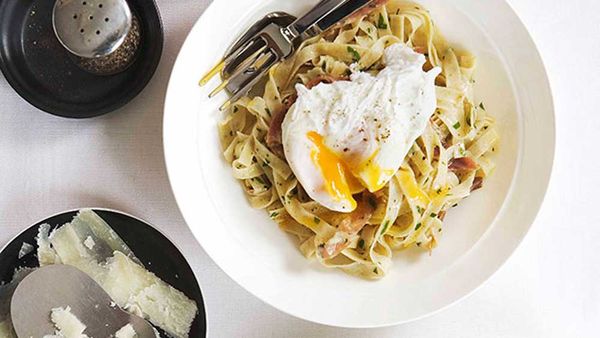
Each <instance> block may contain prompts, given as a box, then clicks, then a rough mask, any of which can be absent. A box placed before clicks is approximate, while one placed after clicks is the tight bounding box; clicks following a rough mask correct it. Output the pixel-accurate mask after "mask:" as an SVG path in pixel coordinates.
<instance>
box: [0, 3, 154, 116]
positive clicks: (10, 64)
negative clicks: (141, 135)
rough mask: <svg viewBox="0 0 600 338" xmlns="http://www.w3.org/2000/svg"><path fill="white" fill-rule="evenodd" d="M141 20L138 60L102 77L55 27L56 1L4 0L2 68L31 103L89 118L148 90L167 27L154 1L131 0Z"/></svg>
mask: <svg viewBox="0 0 600 338" xmlns="http://www.w3.org/2000/svg"><path fill="white" fill-rule="evenodd" d="M128 3H129V6H130V7H131V10H132V12H133V14H134V15H136V16H137V17H138V19H139V21H140V27H141V34H142V35H141V41H140V47H139V50H138V51H137V56H136V59H135V60H134V61H133V63H132V64H131V65H130V66H129V67H128V68H127V69H126V70H125V71H123V72H121V73H118V74H115V75H109V76H102V75H94V74H92V73H89V72H86V71H85V70H83V69H82V68H80V67H79V66H78V65H77V63H76V58H75V57H74V56H73V55H72V54H70V53H69V52H68V51H67V50H66V49H65V48H64V47H63V46H62V45H61V44H60V42H59V41H58V39H57V38H56V35H55V34H54V30H53V28H52V8H53V6H54V0H0V70H2V72H3V73H4V76H5V77H6V79H7V81H8V83H10V85H11V86H12V87H13V88H14V89H15V90H16V91H17V93H19V95H21V96H22V97H23V98H24V99H25V100H27V101H28V102H29V103H31V104H32V105H34V106H36V107H37V108H39V109H41V110H43V111H46V112H48V113H50V114H54V115H58V116H63V117H71V118H86V117H93V116H98V115H102V114H105V113H108V112H110V111H113V110H115V109H117V108H120V107H121V106H123V105H125V104H126V103H127V102H129V101H130V100H131V99H133V98H134V97H135V96H136V95H137V94H139V92H141V91H142V89H144V87H145V86H146V85H147V84H148V81H150V79H151V78H152V76H153V74H154V72H155V70H156V67H157V66H158V63H159V61H160V57H161V54H162V48H163V28H162V22H161V19H160V15H159V13H158V8H157V6H156V4H155V2H154V0H128Z"/></svg>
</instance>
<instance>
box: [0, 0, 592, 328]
mask: <svg viewBox="0 0 600 338" xmlns="http://www.w3.org/2000/svg"><path fill="white" fill-rule="evenodd" d="M158 3H159V6H160V9H161V11H162V17H163V20H164V25H165V51H164V53H163V57H162V61H161V64H160V66H159V69H158V71H157V73H156V75H155V76H154V78H153V80H152V81H151V82H150V84H149V85H148V87H147V88H146V89H145V90H144V91H143V92H142V94H141V95H139V96H138V97H137V98H136V99H135V100H133V102H131V103H130V104H129V105H127V106H126V107H125V108H123V109H121V110H120V111H117V112H115V113H112V114H109V115H106V116H104V117H100V118H95V119H90V120H84V121H74V120H67V119H62V118H57V117H53V116H50V115H47V114H44V113H42V112H40V111H38V110H36V109H35V108H33V107H31V106H30V105H28V104H27V103H26V102H25V101H24V100H22V99H21V98H20V97H19V96H17V95H16V94H15V93H14V92H13V90H12V89H11V88H10V87H9V85H8V84H7V83H6V80H5V79H4V77H2V76H1V75H0V247H1V246H3V245H4V244H6V243H7V242H8V241H9V240H10V239H11V238H12V237H13V236H14V235H16V234H17V233H19V232H20V231H21V230H23V229H24V228H25V227H26V226H28V225H29V224H32V223H34V222H36V221H38V220H39V219H42V218H45V217H46V216H48V215H51V214H54V213H56V212H59V211H63V210H65V209H70V208H77V207H83V206H98V207H107V208H114V209H119V210H123V211H125V212H128V213H132V214H134V215H137V216H139V217H142V218H144V219H146V220H148V221H150V222H151V223H154V224H156V225H158V226H159V227H160V228H161V229H162V230H164V231H165V232H166V233H167V234H168V235H169V236H170V237H171V238H172V239H174V241H175V242H176V243H177V244H178V245H179V246H180V248H181V249H182V251H183V253H184V254H185V255H186V257H188V260H189V262H190V264H191V265H192V266H193V268H194V271H195V272H196V274H197V276H198V277H199V280H200V282H201V284H202V289H203V291H204V296H205V300H206V305H207V311H208V321H209V332H210V336H211V337H283V336H286V337H320V336H323V337H371V336H372V337H598V336H600V333H599V332H600V253H599V251H600V213H599V212H598V209H600V205H599V204H600V159H599V157H598V149H597V147H596V145H597V143H598V142H599V141H598V140H599V139H600V137H598V136H597V134H596V132H597V130H599V128H600V111H599V109H598V107H599V106H600V105H599V104H598V103H597V102H598V98H599V97H600V76H599V75H600V20H599V16H598V15H599V14H598V13H600V2H598V1H595V0H572V1H563V0H510V3H511V4H512V5H513V7H514V8H515V10H516V11H517V13H518V14H519V15H520V16H521V17H522V19H523V21H524V22H525V24H526V25H527V27H528V28H529V29H530V31H531V34H532V35H533V37H534V39H535V41H536V42H537V44H538V46H539V49H540V50H541V53H542V55H543V58H544V61H545V63H546V66H547V68H548V72H549V76H550V80H551V82H552V87H553V90H554V95H555V103H556V112H557V130H558V131H557V133H558V147H557V161H556V164H555V170H554V174H553V178H552V183H551V187H550V190H549V193H548V197H547V199H546V202H545V204H544V206H543V208H542V211H541V212H540V215H539V217H538V219H537V221H536V222H535V224H534V226H533V229H532V230H531V232H530V233H529V235H528V236H527V238H526V239H525V241H524V242H523V244H522V245H521V246H520V248H519V249H518V250H517V252H516V253H515V254H514V255H513V256H512V258H511V259H510V260H509V261H508V263H507V264H506V265H505V266H504V267H503V268H502V269H500V271H499V272H498V273H496V274H495V275H494V276H493V277H492V278H491V280H490V281H489V282H487V283H486V284H485V285H484V286H483V287H481V288H480V289H479V290H478V291H476V292H475V293H474V294H473V295H471V296H470V297H469V298H467V299H465V300H463V301H462V302H460V303H459V304H457V305H455V306H453V307H451V308H449V309H446V310H444V311H441V312H440V313H437V314H435V315H433V316H431V317H428V318H426V319H423V320H420V321H417V322H413V323H410V324H406V325H402V326H397V327H391V328H384V329H373V330H344V329H337V328H331V327H325V326H320V325H317V324H312V323H309V322H305V321H302V320H299V319H296V318H292V317H290V316H288V315H286V314H283V313H281V312H279V311H278V310H276V309H273V308H271V307H270V306H268V305H266V304H264V303H262V302H261V301H260V300H258V299H256V298H255V297H253V296H252V295H250V294H249V293H247V292H246V291H245V290H243V289H242V288H240V287H239V286H238V285H237V284H236V283H235V282H234V281H232V280H231V279H229V277H227V276H226V275H225V274H224V273H223V272H222V271H221V270H220V269H219V268H218V267H217V266H216V265H215V264H214V263H213V262H212V261H211V260H210V259H209V258H208V257H207V255H206V254H205V253H204V251H203V250H202V248H201V247H200V246H199V245H198V244H197V243H196V241H195V240H194V239H193V237H192V234H191V233H190V231H189V230H188V228H187V227H186V225H185V222H184V220H183V218H182V216H181V214H180V213H179V210H178V209H177V205H176V203H175V200H174V198H173V195H172V192H171V189H170V186H169V182H168V179H167V174H166V170H165V165H164V161H163V148H162V137H161V135H162V116H163V112H162V106H163V101H164V93H165V90H166V87H167V81H168V78H169V73H170V71H171V68H172V66H173V63H174V61H175V58H176V55H177V53H178V51H179V48H180V47H181V44H182V43H183V40H184V38H185V36H186V35H187V33H188V31H189V30H190V29H191V27H192V25H193V24H194V22H195V21H196V19H197V18H198V17H199V16H200V14H201V13H202V12H203V11H204V9H205V8H206V6H207V4H208V3H209V1H208V0H158Z"/></svg>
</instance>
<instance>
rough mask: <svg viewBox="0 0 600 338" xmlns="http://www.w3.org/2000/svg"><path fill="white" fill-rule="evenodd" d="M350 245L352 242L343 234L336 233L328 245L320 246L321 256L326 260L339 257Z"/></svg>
mask: <svg viewBox="0 0 600 338" xmlns="http://www.w3.org/2000/svg"><path fill="white" fill-rule="evenodd" d="M349 245H350V240H349V239H348V238H347V237H346V236H345V234H342V233H339V232H338V233H336V234H335V235H334V236H333V237H332V238H331V239H330V240H329V241H327V243H325V244H324V245H320V246H319V248H318V249H319V254H320V255H321V257H323V258H324V259H329V258H333V257H335V256H337V255H339V254H340V253H341V252H342V251H344V249H346V248H347V247H348V246H349Z"/></svg>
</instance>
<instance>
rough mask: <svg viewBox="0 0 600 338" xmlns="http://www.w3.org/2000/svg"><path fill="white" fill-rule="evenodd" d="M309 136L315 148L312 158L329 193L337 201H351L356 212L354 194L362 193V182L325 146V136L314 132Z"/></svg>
mask: <svg viewBox="0 0 600 338" xmlns="http://www.w3.org/2000/svg"><path fill="white" fill-rule="evenodd" d="M307 136H308V139H309V140H310V141H311V142H312V143H313V144H314V146H315V147H314V148H313V150H312V151H311V158H312V161H313V163H315V165H316V166H317V167H318V168H319V169H320V170H321V175H323V180H324V181H325V189H326V190H327V193H328V194H329V195H330V196H332V197H333V198H335V199H336V200H337V201H341V200H345V201H349V202H350V205H351V210H354V209H355V208H356V200H355V199H354V198H353V197H352V194H353V193H358V192H360V191H362V186H361V184H360V182H358V180H357V179H356V178H355V177H354V176H352V174H351V171H350V170H349V169H348V167H347V165H346V163H344V162H343V161H342V160H341V159H340V158H339V156H338V155H336V154H335V153H334V152H333V151H331V150H330V149H329V148H328V147H327V146H326V145H325V142H324V141H323V136H321V135H319V134H318V133H317V132H314V131H310V132H308V134H307Z"/></svg>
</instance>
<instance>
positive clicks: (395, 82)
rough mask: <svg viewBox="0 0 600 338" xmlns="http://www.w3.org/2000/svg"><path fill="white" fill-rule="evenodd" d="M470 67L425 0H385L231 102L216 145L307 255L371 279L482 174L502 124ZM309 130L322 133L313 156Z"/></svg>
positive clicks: (254, 199) (434, 235) (430, 241)
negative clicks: (256, 91)
mask: <svg viewBox="0 0 600 338" xmlns="http://www.w3.org/2000/svg"><path fill="white" fill-rule="evenodd" d="M411 66H414V67H411ZM475 69H476V58H475V57H474V56H473V55H472V54H470V53H469V52H468V51H465V50H461V49H460V48H455V47H453V46H452V45H450V44H449V43H448V42H447V41H446V40H445V39H444V38H443V36H442V32H440V30H439V29H438V28H437V26H435V25H434V23H433V20H432V18H431V16H430V14H429V12H427V10H426V9H424V8H423V7H422V6H420V5H417V4H415V3H412V2H407V1H401V0H391V1H388V2H387V3H385V4H384V5H382V6H379V7H377V8H375V9H373V10H372V11H371V12H370V13H367V14H365V15H361V16H358V17H356V18H355V19H354V20H352V21H350V22H348V23H344V24H343V25H340V26H339V27H337V28H335V29H332V30H330V31H327V32H325V33H323V34H322V35H321V36H318V37H316V38H313V39H311V40H309V41H307V42H305V43H304V44H303V45H302V46H301V47H300V48H299V50H298V51H297V52H296V54H295V55H294V56H293V57H292V58H290V59H288V60H286V61H284V62H283V63H280V64H278V65H276V66H275V67H274V68H273V69H272V70H271V71H270V73H269V77H268V79H267V83H266V85H265V86H264V90H263V91H262V93H261V95H257V96H253V97H244V98H242V99H241V100H239V101H237V102H236V103H234V104H233V105H232V107H231V109H230V110H229V112H228V114H227V115H226V117H225V119H224V120H223V122H222V123H221V124H220V126H219V134H220V139H221V144H222V146H223V148H224V157H225V159H226V160H227V161H228V162H229V163H231V165H232V167H233V173H234V177H235V178H237V179H239V180H240V181H241V182H242V186H243V188H244V190H245V192H246V194H247V196H248V199H249V201H250V203H251V205H252V206H253V207H255V208H259V209H265V210H266V211H267V212H268V213H269V215H270V217H271V218H272V219H273V220H274V221H275V222H277V224H279V227H280V228H281V229H283V230H284V231H286V232H288V233H290V234H292V235H294V236H295V237H297V239H298V246H299V248H300V251H301V252H302V254H303V255H304V256H305V257H307V258H313V257H314V258H316V259H317V260H318V261H319V262H320V263H321V264H323V265H324V266H326V267H332V268H339V269H342V270H343V271H345V272H347V273H349V274H352V275H357V276H360V277H363V278H367V279H378V278H382V277H384V276H385V275H386V274H387V272H388V271H389V269H390V267H391V265H392V256H393V255H394V254H395V253H396V252H398V251H400V250H403V249H406V248H408V247H410V246H418V247H421V248H423V249H424V250H426V251H431V250H433V249H434V248H435V247H436V245H437V242H438V241H439V240H440V237H441V234H442V231H443V228H444V227H443V220H444V218H445V215H446V214H447V212H448V211H449V209H450V208H452V207H453V206H456V205H457V204H458V203H460V202H461V201H462V200H463V199H465V198H467V197H468V196H469V195H470V194H471V192H472V191H474V190H477V189H479V188H481V187H482V186H483V183H484V181H485V179H486V178H487V177H488V176H489V175H490V174H491V173H492V172H493V169H494V167H495V164H494V160H493V158H494V153H495V152H496V151H497V149H496V145H497V143H498V139H499V136H498V132H497V131H496V128H495V119H494V117H493V115H491V114H490V113H488V111H487V110H486V109H485V105H484V103H483V102H476V101H475V98H474V87H475V81H474V79H473V72H474V71H475ZM394 71H396V72H395V73H394ZM382 75H386V76H382ZM421 75H422V76H421ZM420 76H421V77H423V78H421V77H420ZM336 85H337V87H336ZM311 92H312V94H313V95H312V97H311ZM361 95H362V96H361ZM378 105H380V106H381V107H379V108H378ZM384 126H385V128H384ZM316 129H319V132H317V131H315V130H316ZM369 129H371V132H369ZM373 129H376V130H373ZM311 133H313V134H311ZM306 135H309V137H307V136H306ZM310 135H316V136H317V137H320V138H321V139H324V140H325V141H323V143H324V145H321V146H322V147H324V148H325V150H322V151H321V153H325V155H323V154H321V155H320V156H321V159H320V161H321V162H320V163H319V160H318V159H317V158H316V157H315V156H317V155H315V151H316V150H318V149H319V148H318V144H315V141H314V140H310V138H311V137H310ZM356 138H359V139H358V141H357V140H355V139H356ZM327 141H329V142H327ZM305 143H306V144H305ZM327 143H329V145H328V144H327ZM336 148H337V149H336ZM311 154H312V155H311ZM361 158H362V159H361ZM338 162H339V163H338ZM336 163H337V164H336ZM381 163H383V164H382V165H383V167H384V168H385V169H384V170H381V169H378V165H379V164H381ZM328 167H333V168H329V169H327V168H328ZM338 168H341V169H340V170H341V171H340V170H338ZM328 171H329V172H328ZM386 173H387V174H386ZM353 181H354V183H353ZM371 181H373V182H371ZM343 191H346V193H345V194H344V193H342V192H343ZM351 195H352V196H351Z"/></svg>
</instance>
